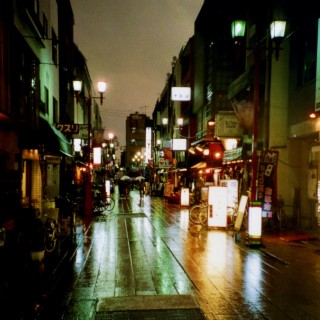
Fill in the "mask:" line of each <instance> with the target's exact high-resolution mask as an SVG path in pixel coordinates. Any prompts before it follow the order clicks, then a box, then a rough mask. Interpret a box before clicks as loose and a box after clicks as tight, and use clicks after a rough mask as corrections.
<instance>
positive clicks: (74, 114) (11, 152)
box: [0, 0, 102, 212]
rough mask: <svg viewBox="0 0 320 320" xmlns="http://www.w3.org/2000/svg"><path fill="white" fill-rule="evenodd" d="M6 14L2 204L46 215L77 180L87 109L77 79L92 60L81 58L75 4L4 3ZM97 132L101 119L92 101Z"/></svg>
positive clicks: (2, 33) (0, 101)
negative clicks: (80, 128)
mask: <svg viewBox="0 0 320 320" xmlns="http://www.w3.org/2000/svg"><path fill="white" fill-rule="evenodd" d="M0 12H1V13H0V21H1V23H0V42H1V49H0V58H1V62H0V63H1V66H0V196H1V201H0V206H7V205H8V206H10V207H12V206H13V205H17V206H19V205H20V204H21V203H22V204H23V205H36V206H38V207H39V208H40V210H41V209H42V204H43V202H44V201H48V200H54V198H55V197H57V196H59V195H60V194H61V193H64V192H66V191H69V188H71V186H72V183H73V182H74V169H75V163H74V161H73V160H74V157H73V156H74V151H73V138H74V134H73V131H72V130H73V129H74V128H76V127H77V125H79V124H84V123H86V121H87V116H86V115H87V113H88V112H87V108H86V106H84V105H82V107H79V105H78V104H77V103H76V97H75V95H74V90H73V87H72V81H73V80H75V76H79V70H86V64H85V59H84V58H83V59H82V60H81V59H77V60H75V55H76V53H77V52H78V51H77V50H75V45H74V43H73V24H74V17H73V12H72V8H71V3H70V1H68V0H67V1H55V0H28V1H17V0H15V1H7V0H5V1H2V2H1V4H0ZM60 35H61V37H60ZM76 62H77V63H78V64H77V67H76V68H75V65H76ZM79 63H82V66H79ZM75 71H77V74H75ZM86 71H87V70H86ZM88 74H89V73H88V72H86V73H85V76H86V78H87V79H89V80H88V86H89V87H88V86H87V88H89V89H88V90H90V91H91V88H92V84H91V80H90V76H89V75H88ZM92 91H93V90H92ZM86 92H87V91H86ZM76 105H77V108H75V106H76ZM86 124H87V125H88V121H87V123H86ZM74 125H76V126H74ZM61 128H63V129H61ZM70 128H72V130H71V129H70ZM96 128H97V129H101V128H102V120H101V117H100V113H99V108H98V105H97V103H93V106H92V129H93V132H94V129H96ZM87 136H88V135H87ZM83 140H84V141H85V139H83ZM2 200H3V201H2ZM2 212H4V211H2Z"/></svg>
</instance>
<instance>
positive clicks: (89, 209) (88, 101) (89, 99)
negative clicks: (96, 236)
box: [73, 80, 107, 215]
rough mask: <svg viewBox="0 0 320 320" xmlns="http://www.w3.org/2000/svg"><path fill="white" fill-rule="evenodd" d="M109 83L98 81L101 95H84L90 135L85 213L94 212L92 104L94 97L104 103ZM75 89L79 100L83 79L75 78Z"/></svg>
mask: <svg viewBox="0 0 320 320" xmlns="http://www.w3.org/2000/svg"><path fill="white" fill-rule="evenodd" d="M106 89H107V83H106V82H105V81H99V82H98V92H99V94H100V95H99V97H93V96H91V92H90V93H89V97H84V99H85V102H86V105H87V108H88V135H87V139H88V141H87V149H88V171H87V182H86V185H85V206H84V214H85V215H92V214H93V206H92V200H93V199H92V181H91V164H92V161H91V130H92V128H91V104H92V99H99V100H100V105H102V103H103V99H104V98H103V94H104V93H105V92H106ZM73 90H74V92H75V93H76V98H77V101H78V100H79V95H80V93H81V90H82V81H80V80H74V81H73Z"/></svg>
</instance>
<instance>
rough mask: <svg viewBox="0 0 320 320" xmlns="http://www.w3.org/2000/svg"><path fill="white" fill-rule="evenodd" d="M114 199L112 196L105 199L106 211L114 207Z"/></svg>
mask: <svg viewBox="0 0 320 320" xmlns="http://www.w3.org/2000/svg"><path fill="white" fill-rule="evenodd" d="M114 204H115V201H114V199H113V198H107V199H106V209H107V211H111V210H113V208H114Z"/></svg>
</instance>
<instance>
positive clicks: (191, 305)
mask: <svg viewBox="0 0 320 320" xmlns="http://www.w3.org/2000/svg"><path fill="white" fill-rule="evenodd" d="M196 308H199V305H198V303H197V302H196V300H195V299H194V297H193V296H191V295H155V296H131V297H112V298H103V299H100V300H99V301H98V305H97V309H96V310H97V312H103V311H123V310H156V309H158V310H160V309H196Z"/></svg>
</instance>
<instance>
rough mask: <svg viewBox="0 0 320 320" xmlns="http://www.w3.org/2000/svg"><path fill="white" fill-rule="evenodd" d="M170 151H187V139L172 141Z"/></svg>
mask: <svg viewBox="0 0 320 320" xmlns="http://www.w3.org/2000/svg"><path fill="white" fill-rule="evenodd" d="M172 150H174V151H185V150H187V139H172Z"/></svg>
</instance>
